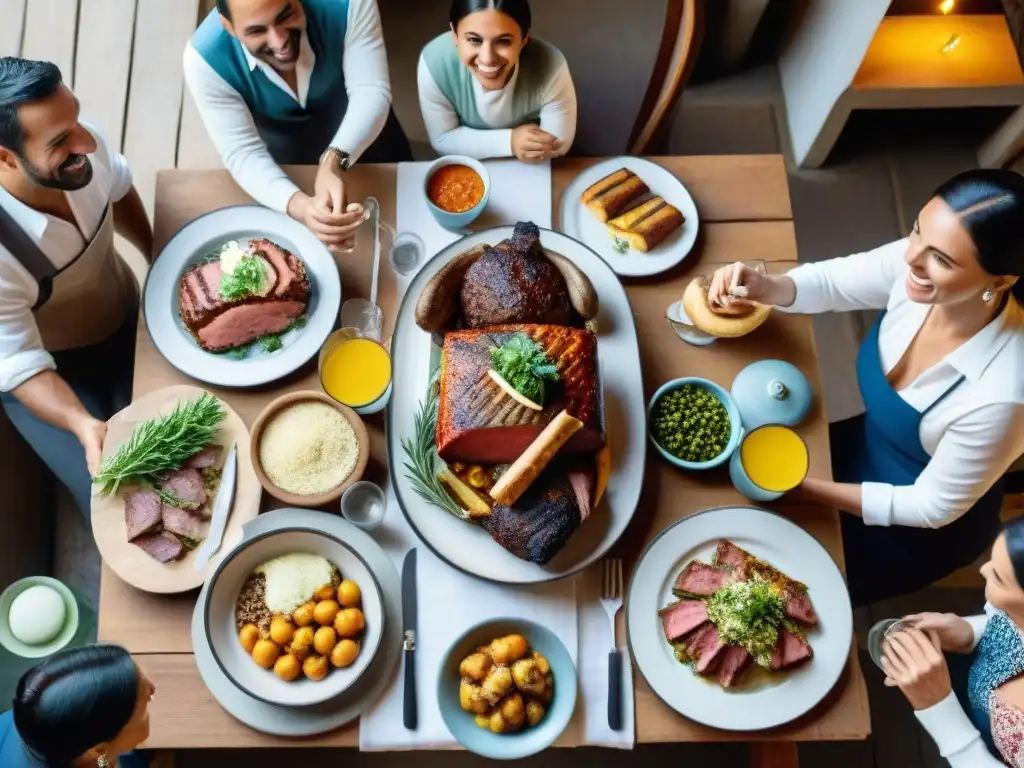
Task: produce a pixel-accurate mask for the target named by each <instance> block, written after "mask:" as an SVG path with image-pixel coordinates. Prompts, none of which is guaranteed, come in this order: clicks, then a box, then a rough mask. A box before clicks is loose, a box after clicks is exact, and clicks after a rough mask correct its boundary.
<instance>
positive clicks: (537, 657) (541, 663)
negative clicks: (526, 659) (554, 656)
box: [533, 651, 551, 675]
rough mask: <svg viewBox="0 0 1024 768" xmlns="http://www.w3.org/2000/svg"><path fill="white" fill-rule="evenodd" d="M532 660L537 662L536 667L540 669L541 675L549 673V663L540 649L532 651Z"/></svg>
mask: <svg viewBox="0 0 1024 768" xmlns="http://www.w3.org/2000/svg"><path fill="white" fill-rule="evenodd" d="M533 660H534V661H536V662H537V669H539V670H540V673H541V674H542V675H550V674H551V665H550V664H548V660H547V658H546V657H545V656H544V654H543V653H541V652H540V651H534V652H533Z"/></svg>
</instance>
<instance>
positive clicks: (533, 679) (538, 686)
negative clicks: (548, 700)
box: [512, 659, 547, 696]
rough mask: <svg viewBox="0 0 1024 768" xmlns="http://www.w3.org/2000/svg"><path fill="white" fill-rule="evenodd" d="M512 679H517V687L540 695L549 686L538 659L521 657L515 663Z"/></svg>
mask: <svg viewBox="0 0 1024 768" xmlns="http://www.w3.org/2000/svg"><path fill="white" fill-rule="evenodd" d="M512 679H513V680H514V681H515V684H516V688H518V689H519V690H520V691H522V692H523V693H529V694H531V695H533V696H540V695H541V694H542V693H544V688H545V686H547V681H546V680H545V679H544V675H543V674H542V673H541V671H540V665H538V664H537V660H536V659H520V660H519V661H517V662H516V663H515V664H513V665H512Z"/></svg>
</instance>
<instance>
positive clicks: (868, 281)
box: [779, 239, 1024, 528]
mask: <svg viewBox="0 0 1024 768" xmlns="http://www.w3.org/2000/svg"><path fill="white" fill-rule="evenodd" d="M906 250H907V241H906V240H905V239H904V240H898V241H896V242H893V243H889V244H888V245H883V246H882V247H881V248H876V249H875V250H873V251H868V252H866V253H859V254H855V255H853V256H846V257H844V258H839V259H831V260H829V261H823V262H819V263H814V264H804V265H801V266H799V267H797V268H796V269H794V270H792V271H791V272H790V273H789V276H790V277H791V278H793V282H794V283H796V301H795V302H794V303H793V304H792V306H789V307H779V309H780V310H781V311H784V312H801V313H808V314H816V313H819V312H846V311H850V310H855V309H885V310H887V312H886V315H885V317H884V318H883V319H882V326H881V329H880V332H879V350H878V351H879V354H880V356H881V361H882V367H883V369H884V370H885V372H886V373H888V372H889V371H891V370H892V369H893V368H894V367H895V366H896V365H897V363H899V361H900V359H901V358H902V357H903V354H904V353H905V352H906V351H907V348H908V347H909V346H910V344H911V342H912V341H913V340H914V337H915V336H916V335H917V332H918V331H919V330H920V328H921V326H922V324H923V323H924V321H925V318H926V317H927V315H928V312H929V310H930V309H931V307H930V306H929V305H927V304H918V303H915V302H913V301H911V300H910V299H909V298H908V297H907V292H906V285H905V283H906V279H907V273H908V272H909V269H910V268H909V267H908V266H907V264H906V262H905V261H904V256H905V254H906ZM978 300H979V301H981V299H980V298H979V299H978ZM1021 370H1024V309H1022V308H1021V306H1020V305H1019V304H1017V302H1016V301H1013V300H1011V301H1009V302H1008V303H1007V305H1006V309H1004V310H1003V312H1002V313H1001V314H1000V315H999V316H998V317H996V318H995V319H994V320H993V321H992V322H991V323H989V324H988V325H987V326H985V328H983V329H982V330H981V331H979V332H978V333H977V334H975V335H974V336H973V337H972V338H971V339H969V340H968V341H967V342H965V343H964V344H962V345H961V346H960V347H959V348H958V349H956V350H954V351H953V352H952V353H950V354H949V355H947V356H946V357H945V358H944V359H943V360H942V361H940V362H939V363H936V364H935V365H934V366H932V367H931V368H929V369H928V370H926V371H924V372H923V373H921V375H919V376H918V377H917V378H916V379H915V380H914V381H913V382H912V383H911V384H910V385H909V386H907V387H906V388H904V389H903V390H901V391H900V392H899V396H900V397H902V398H903V399H904V400H905V401H906V402H907V403H908V404H909V405H910V406H912V407H913V408H915V409H916V410H918V411H924V410H926V409H927V408H928V407H929V406H931V405H932V403H934V402H935V401H936V400H937V399H938V398H939V397H940V396H941V395H942V394H943V393H944V392H945V391H946V390H947V389H949V388H950V387H951V386H952V385H953V384H954V383H955V382H956V381H957V379H959V378H960V377H961V376H965V377H966V380H965V381H964V382H963V383H962V384H960V386H958V387H957V388H956V389H955V390H954V391H953V392H952V393H951V394H950V395H949V397H947V398H945V399H944V400H942V401H941V402H940V403H939V404H938V405H936V406H935V407H934V408H933V409H932V410H930V411H928V413H927V414H926V415H925V416H924V418H923V419H922V420H921V428H920V437H921V445H922V447H923V448H924V450H925V452H926V453H928V455H929V456H931V461H930V462H929V463H928V465H927V466H926V467H925V469H924V471H923V472H922V473H921V475H920V476H919V477H918V479H917V481H916V482H915V483H914V484H913V485H905V486H893V485H889V484H887V483H862V484H861V508H862V511H863V515H864V522H865V524H867V525H906V526H912V527H919V528H939V527H941V526H944V525H948V524H949V523H951V522H953V521H954V520H956V519H957V518H959V517H960V516H961V515H963V514H964V513H965V512H967V511H968V510H969V509H970V508H971V507H972V506H973V505H974V503H975V502H976V501H977V500H978V499H979V498H980V497H981V496H982V494H984V493H985V492H986V491H987V490H988V489H989V488H991V487H992V485H993V484H994V483H995V482H996V481H997V480H998V479H999V478H1000V477H1002V475H1003V474H1005V472H1006V471H1007V469H1008V468H1009V467H1010V465H1011V464H1013V462H1014V461H1015V460H1016V459H1017V457H1018V456H1020V455H1021V453H1024V376H1021Z"/></svg>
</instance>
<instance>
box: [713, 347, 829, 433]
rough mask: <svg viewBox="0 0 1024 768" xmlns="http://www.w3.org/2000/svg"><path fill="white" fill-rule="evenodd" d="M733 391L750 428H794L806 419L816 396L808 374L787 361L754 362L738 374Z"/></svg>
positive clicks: (742, 415)
mask: <svg viewBox="0 0 1024 768" xmlns="http://www.w3.org/2000/svg"><path fill="white" fill-rule="evenodd" d="M731 394H732V397H733V400H735V401H736V407H737V408H739V411H740V418H741V419H742V421H743V427H744V428H745V429H747V430H751V429H756V428H757V427H760V426H761V425H763V424H782V425H785V426H787V427H794V426H796V425H797V424H799V423H800V422H801V421H803V419H804V417H805V416H806V415H807V412H808V411H809V410H810V408H811V401H812V399H813V395H812V394H811V385H810V384H809V383H808V382H807V377H806V376H804V375H803V374H802V373H801V372H800V370H799V369H798V368H797V367H796V366H794V365H792V364H791V363H787V362H785V361H784V360H758V361H757V362H756V363H751V364H750V365H748V366H747V367H746V368H744V369H743V370H742V371H740V372H739V373H738V374H737V375H736V379H735V380H734V381H733V383H732V392H731Z"/></svg>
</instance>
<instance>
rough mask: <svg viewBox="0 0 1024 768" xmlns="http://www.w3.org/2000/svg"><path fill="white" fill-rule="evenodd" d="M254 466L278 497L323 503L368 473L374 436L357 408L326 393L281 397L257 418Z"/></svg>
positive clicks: (296, 503)
mask: <svg viewBox="0 0 1024 768" xmlns="http://www.w3.org/2000/svg"><path fill="white" fill-rule="evenodd" d="M250 439H251V447H252V450H251V454H252V463H253V469H255V470H256V476H257V477H258V478H259V481H260V484H261V485H262V486H263V487H264V489H266V491H267V493H269V494H270V495H271V496H273V497H274V498H276V499H280V500H281V501H283V502H285V503H287V504H292V505H294V506H296V507H318V506H321V505H323V504H329V503H331V502H333V501H336V500H337V499H339V498H341V495H342V494H343V493H344V492H345V491H346V490H348V489H349V488H350V487H351V486H352V485H353V484H354V483H356V482H358V481H359V480H361V479H362V477H363V472H365V471H366V462H367V461H368V460H369V457H370V436H369V434H368V433H367V431H366V425H365V424H363V420H362V419H361V418H360V417H359V414H357V413H356V412H355V411H353V410H352V409H351V408H349V407H348V406H346V405H342V404H341V403H339V402H336V401H335V400H333V399H332V398H330V397H328V396H327V395H326V394H324V393H322V392H314V391H303V392H292V393H290V394H287V395H282V396H281V397H279V398H277V399H276V400H274V401H273V402H271V403H270V404H269V405H268V406H267V407H266V408H264V409H263V412H262V413H261V414H260V415H259V416H258V417H256V421H255V422H254V423H253V426H252V432H251V438H250Z"/></svg>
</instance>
